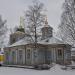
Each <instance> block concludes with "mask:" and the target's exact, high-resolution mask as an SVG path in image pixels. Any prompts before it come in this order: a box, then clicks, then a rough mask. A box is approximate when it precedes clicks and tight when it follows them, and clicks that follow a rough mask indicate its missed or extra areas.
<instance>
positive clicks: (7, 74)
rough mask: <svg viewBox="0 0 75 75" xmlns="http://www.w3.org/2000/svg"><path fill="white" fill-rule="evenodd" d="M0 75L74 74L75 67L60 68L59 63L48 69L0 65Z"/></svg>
mask: <svg viewBox="0 0 75 75" xmlns="http://www.w3.org/2000/svg"><path fill="white" fill-rule="evenodd" d="M0 75H75V69H74V70H62V69H61V66H59V65H55V66H54V67H52V68H51V69H49V70H33V69H23V68H11V67H0Z"/></svg>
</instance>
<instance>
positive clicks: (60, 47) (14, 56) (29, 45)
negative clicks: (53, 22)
mask: <svg viewBox="0 0 75 75" xmlns="http://www.w3.org/2000/svg"><path fill="white" fill-rule="evenodd" d="M41 32H42V35H41V36H40V37H39V39H38V41H37V43H36V49H35V43H34V42H33V40H32V38H33V36H30V35H29V34H27V33H25V32H24V30H23V28H22V27H19V28H18V30H17V31H16V32H15V33H13V34H11V35H10V45H9V46H7V47H5V48H4V58H5V59H4V64H6V65H22V66H24V65H28V66H30V65H41V64H51V63H52V62H54V63H58V64H71V45H69V44H67V43H65V42H63V41H61V40H59V39H58V38H56V37H54V36H53V28H52V27H51V26H50V25H48V22H47V20H46V21H45V25H44V26H43V27H42V28H41Z"/></svg>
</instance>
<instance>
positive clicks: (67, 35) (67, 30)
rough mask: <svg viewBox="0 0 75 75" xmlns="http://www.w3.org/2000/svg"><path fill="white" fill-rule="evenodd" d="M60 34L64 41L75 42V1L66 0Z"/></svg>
mask: <svg viewBox="0 0 75 75" xmlns="http://www.w3.org/2000/svg"><path fill="white" fill-rule="evenodd" d="M63 8H64V10H63V13H62V16H61V24H60V25H59V34H60V36H61V38H62V39H63V40H64V41H67V42H74V41H75V0H65V2H64V4H63Z"/></svg>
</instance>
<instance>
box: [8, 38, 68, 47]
mask: <svg viewBox="0 0 75 75" xmlns="http://www.w3.org/2000/svg"><path fill="white" fill-rule="evenodd" d="M32 42H33V41H32V39H31V38H30V37H24V38H23V39H21V40H19V41H18V42H16V43H14V44H12V45H10V46H9V47H13V46H20V45H27V44H30V43H32ZM38 44H43V45H49V44H52V45H55V44H67V43H65V42H63V41H61V40H59V39H58V38H55V37H51V38H48V39H44V40H40V39H39V40H38Z"/></svg>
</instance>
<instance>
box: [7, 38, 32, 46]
mask: <svg viewBox="0 0 75 75" xmlns="http://www.w3.org/2000/svg"><path fill="white" fill-rule="evenodd" d="M29 43H32V40H31V38H30V37H24V38H23V39H21V40H19V41H17V42H15V43H14V44H12V45H10V46H8V47H13V46H19V45H26V44H29Z"/></svg>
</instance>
